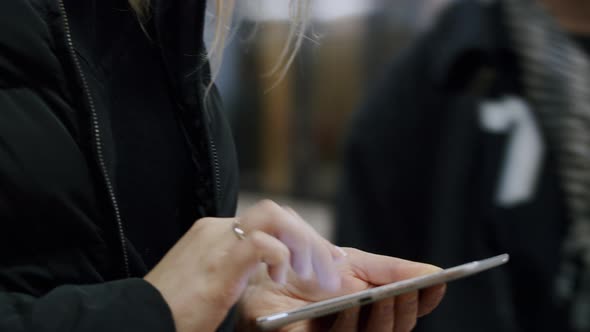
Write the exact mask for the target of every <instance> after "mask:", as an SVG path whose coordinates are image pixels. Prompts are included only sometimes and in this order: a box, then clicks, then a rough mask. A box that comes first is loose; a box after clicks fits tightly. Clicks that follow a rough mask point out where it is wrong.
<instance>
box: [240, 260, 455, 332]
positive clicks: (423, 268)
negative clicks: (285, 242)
mask: <svg viewBox="0 0 590 332" xmlns="http://www.w3.org/2000/svg"><path fill="white" fill-rule="evenodd" d="M345 251H346V253H347V254H348V255H347V256H346V257H345V258H343V259H342V261H341V262H340V265H339V271H340V276H341V282H342V283H341V287H340V290H339V291H338V292H337V293H329V292H326V291H322V289H321V288H320V287H319V286H318V284H317V282H314V281H309V280H308V281H305V280H301V279H299V278H297V276H296V275H295V274H291V276H290V278H289V282H288V283H287V284H285V285H279V284H276V283H274V282H273V281H272V280H270V278H269V277H268V275H267V273H266V270H265V269H261V270H260V273H258V274H257V275H256V276H255V277H254V278H252V280H251V281H250V284H249V286H248V287H247V288H246V291H245V292H244V294H243V296H242V299H241V301H240V314H241V318H240V324H241V326H240V328H241V329H240V330H254V329H255V326H254V322H255V320H256V317H259V316H265V315H269V314H273V313H277V312H280V311H285V310H290V309H295V308H298V307H301V306H304V305H306V304H310V303H313V302H317V301H320V300H324V299H327V298H330V297H334V296H339V295H345V294H350V293H354V292H357V291H361V290H365V289H368V288H372V287H375V286H380V285H383V284H387V283H391V282H395V281H399V280H403V279H408V278H412V277H416V276H420V275H424V274H429V273H433V272H437V271H439V270H440V269H439V268H437V267H434V266H432V265H427V264H421V263H416V262H411V261H406V260H402V259H398V258H393V257H387V256H379V255H374V254H370V253H366V252H362V251H359V250H355V249H345ZM444 292H445V285H438V286H434V287H430V288H428V289H425V290H422V291H420V292H411V293H408V294H404V295H400V296H397V297H395V298H391V299H386V300H382V301H381V302H377V303H374V304H372V306H371V307H370V310H364V309H363V310H361V309H360V308H358V307H357V308H353V309H349V310H347V311H345V312H342V313H340V314H338V315H332V316H328V317H325V318H319V319H315V320H311V321H300V322H296V323H293V324H291V325H288V326H285V327H284V328H282V329H281V330H280V331H282V332H286V331H289V332H291V331H371V332H372V331H394V332H406V331H410V330H412V329H413V328H414V326H415V325H416V319H417V318H418V317H421V316H424V315H426V314H428V313H430V312H431V311H432V310H433V309H434V308H435V307H436V306H437V305H438V304H439V303H440V301H441V299H442V298H443V295H444ZM361 312H362V313H363V314H361Z"/></svg>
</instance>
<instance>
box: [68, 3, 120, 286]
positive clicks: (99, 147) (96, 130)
mask: <svg viewBox="0 0 590 332" xmlns="http://www.w3.org/2000/svg"><path fill="white" fill-rule="evenodd" d="M59 9H60V11H61V15H62V16H63V22H64V31H65V34H66V40H67V44H68V45H67V46H68V51H69V53H70V56H71V58H72V61H73V62H74V65H75V68H76V71H77V73H78V75H79V77H80V80H81V81H82V89H83V90H84V94H85V96H86V101H87V102H88V105H89V108H90V114H91V118H92V133H93V137H94V146H95V147H96V156H97V158H98V163H99V166H100V171H101V174H102V177H103V180H104V182H105V184H106V187H107V190H108V193H109V198H110V201H111V204H112V207H113V210H114V212H115V218H116V220H117V228H118V231H119V240H120V243H121V250H122V252H123V263H124V269H125V271H124V272H125V275H126V276H127V277H128V278H130V277H131V272H130V269H129V253H128V252H127V240H126V239H125V230H124V228H123V221H122V220H121V212H120V210H119V204H118V202H117V197H116V195H115V190H114V188H113V184H112V182H111V179H110V177H109V174H108V171H107V167H106V163H105V157H104V152H103V142H102V136H101V131H100V125H99V121H98V114H97V112H96V108H95V106H94V99H93V98H92V94H91V93H90V88H89V86H88V81H87V80H86V76H84V72H83V71H82V66H81V65H80V60H79V59H78V56H77V55H76V51H75V50H74V42H73V41H72V31H71V29H70V22H69V20H68V15H67V12H66V7H65V5H64V1H63V0H59Z"/></svg>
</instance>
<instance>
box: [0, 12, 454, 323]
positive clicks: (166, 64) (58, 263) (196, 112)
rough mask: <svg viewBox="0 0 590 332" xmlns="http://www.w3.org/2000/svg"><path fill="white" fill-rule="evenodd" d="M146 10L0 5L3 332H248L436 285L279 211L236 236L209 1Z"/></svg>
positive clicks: (404, 308) (423, 306)
mask: <svg viewBox="0 0 590 332" xmlns="http://www.w3.org/2000/svg"><path fill="white" fill-rule="evenodd" d="M219 3H220V4H221V3H222V1H219ZM150 6H151V10H150V14H149V15H150V16H149V17H145V16H144V17H145V18H146V19H144V20H143V23H142V24H141V25H140V24H138V20H137V15H136V13H134V12H133V11H131V10H129V4H127V3H126V2H125V1H124V0H5V1H1V2H0V16H1V19H0V223H1V227H2V231H1V232H0V249H2V250H0V331H16V332H20V331H76V332H77V331H179V332H185V331H187V332H188V331H213V330H215V329H231V328H233V327H232V326H233V324H234V323H235V322H236V320H234V319H231V318H233V317H238V318H239V319H237V324H238V328H239V329H243V330H245V329H249V328H251V325H250V323H251V322H252V321H253V320H254V318H255V317H257V316H260V315H264V314H270V313H273V312H276V311H279V310H282V309H287V308H293V307H297V306H300V305H303V304H305V303H309V302H313V301H316V300H319V299H323V298H326V297H329V296H335V295H338V294H345V293H350V292H353V291H357V290H361V289H365V288H368V287H372V286H374V285H379V284H383V283H387V282H391V281H395V280H399V279H403V278H408V277H412V276H416V275H420V274H424V273H428V272H432V271H433V270H434V269H436V268H434V267H432V266H428V265H423V264H418V263H412V262H407V261H402V260H398V259H394V258H388V257H381V256H375V255H370V254H367V253H363V252H360V251H355V250H352V249H349V250H346V251H343V250H341V249H338V248H336V247H334V246H333V245H332V244H330V243H329V242H328V241H326V240H324V239H323V238H321V237H320V236H319V235H318V234H317V233H315V232H314V231H313V230H312V229H311V228H310V227H309V226H308V225H307V224H306V223H305V222H303V221H302V220H301V218H300V217H299V216H297V214H295V213H294V212H293V211H291V210H289V209H287V208H283V207H280V206H278V205H276V204H275V203H272V202H262V203H259V204H258V205H256V206H254V207H252V208H251V209H250V210H248V211H247V212H246V213H244V215H242V216H240V218H239V220H238V219H237V218H234V213H235V207H236V196H237V175H236V173H237V172H236V159H235V155H234V150H233V143H232V140H231V136H230V132H229V128H228V127H227V124H226V123H225V120H224V119H223V117H222V114H221V113H220V111H219V109H220V106H219V101H218V98H217V94H216V92H215V90H214V89H213V90H211V91H210V92H209V94H208V95H207V98H205V91H206V90H207V87H208V86H209V83H210V78H209V76H210V75H209V72H208V67H207V66H206V65H204V64H203V56H202V54H203V53H205V48H204V46H203V42H202V29H203V17H204V11H205V1H204V0H154V1H153V2H152V3H151V4H150ZM133 8H135V9H137V10H138V11H139V12H138V13H137V14H142V13H143V14H144V15H145V14H146V12H142V11H141V10H140V9H141V8H144V7H142V5H141V3H139V2H133ZM213 217H215V218H213ZM195 220H198V221H197V222H195ZM170 248H172V249H170ZM169 249H170V250H169ZM166 252H167V253H166ZM164 254H165V256H164ZM162 257H163V258H162ZM443 290H444V286H439V287H434V288H431V289H429V290H428V291H426V292H423V293H421V294H420V296H419V295H418V294H417V293H414V294H409V295H407V296H402V297H399V298H397V299H395V302H394V300H388V301H384V302H382V303H380V304H377V305H375V306H374V307H373V310H372V311H371V313H370V314H369V317H368V318H367V320H366V322H367V323H366V326H363V328H364V327H366V328H368V329H369V330H380V329H383V328H385V329H387V330H394V329H395V331H407V330H409V329H411V327H412V326H413V325H414V323H415V319H416V316H418V315H421V314H425V313H427V312H429V311H430V310H432V309H433V308H434V307H435V306H436V304H437V303H438V302H439V300H440V298H441V297H442V293H443ZM418 296H419V297H420V305H418V301H417V300H418ZM238 302H239V305H238V306H237V308H238V309H237V310H236V311H237V312H238V314H237V315H233V310H231V308H233V307H235V305H236V304H238ZM230 312H231V313H232V314H230ZM394 318H395V319H394ZM358 319H359V315H358V310H356V311H355V310H352V311H350V312H348V313H346V314H342V315H340V316H339V317H337V318H331V319H326V320H321V321H314V322H303V323H300V324H296V325H292V326H289V327H288V328H286V330H290V329H298V330H311V329H312V328H323V327H328V326H331V327H333V328H334V329H337V330H340V329H344V328H348V329H356V325H357V324H356V322H357V320H358ZM394 323H395V324H394ZM322 324H328V325H322ZM353 327H354V328H353Z"/></svg>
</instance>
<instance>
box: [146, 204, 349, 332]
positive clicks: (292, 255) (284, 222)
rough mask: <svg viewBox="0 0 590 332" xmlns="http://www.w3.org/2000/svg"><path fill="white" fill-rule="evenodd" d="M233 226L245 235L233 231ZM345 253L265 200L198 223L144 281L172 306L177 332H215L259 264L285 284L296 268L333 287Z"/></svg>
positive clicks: (286, 212)
mask: <svg viewBox="0 0 590 332" xmlns="http://www.w3.org/2000/svg"><path fill="white" fill-rule="evenodd" d="M236 223H238V224H236ZM235 225H239V228H240V229H242V230H243V231H244V232H245V234H246V236H245V237H244V238H242V239H240V238H239V237H238V236H237V235H236V234H234V230H233V227H234V226H235ZM342 256H343V253H342V251H341V250H339V249H338V248H336V247H335V246H334V245H332V244H331V243H330V242H328V241H327V240H325V239H324V238H322V237H321V236H320V235H319V234H318V233H316V232H315V230H313V228H312V227H311V226H309V225H308V224H306V223H305V222H304V221H302V220H301V219H300V218H298V217H297V216H296V215H295V214H294V213H293V212H292V211H290V210H289V209H285V208H282V207H280V206H279V205H277V204H275V203H273V202H271V201H262V202H260V203H258V204H257V205H255V206H254V207H252V208H250V209H249V210H247V211H246V212H245V213H244V214H243V215H242V216H240V217H239V218H228V219H219V218H204V219H201V220H199V221H197V222H196V223H195V224H194V226H193V227H192V228H191V229H190V230H189V231H188V232H187V233H186V234H185V235H184V236H183V237H182V238H181V239H180V240H179V241H178V242H177V243H176V245H175V246H174V247H173V248H172V249H171V250H170V251H169V252H168V253H167V254H166V256H165V257H164V258H163V259H162V260H161V261H160V263H158V265H157V266H156V267H155V268H154V269H153V270H152V271H150V272H149V273H148V274H147V275H146V276H145V278H144V279H145V280H146V281H148V282H150V283H151V284H152V285H153V286H154V287H156V288H157V289H158V290H159V291H160V293H161V294H162V296H163V297H164V299H165V300H166V302H167V303H168V305H169V306H170V309H171V311H172V315H173V318H174V322H175V324H176V329H177V331H178V332H196V331H214V330H215V329H216V328H217V327H218V326H219V325H220V324H221V322H222V321H223V319H224V318H225V316H226V315H227V313H228V311H229V310H230V309H231V307H232V306H233V305H234V304H235V303H236V302H237V301H238V299H239V298H240V296H241V295H242V293H243V291H244V289H245V287H246V285H247V283H248V279H249V277H250V276H251V275H252V274H253V273H254V272H255V271H256V269H257V267H258V266H259V264H260V263H265V264H266V265H267V266H268V273H269V275H270V277H271V278H272V279H273V280H274V281H275V282H278V283H285V282H286V280H287V273H288V272H289V270H290V269H292V270H294V271H295V272H296V274H297V275H298V276H299V277H300V278H302V279H312V278H317V280H319V282H320V285H321V286H322V287H323V288H325V289H326V290H328V291H330V290H333V291H335V290H337V289H338V288H339V287H340V277H339V275H338V271H337V267H336V262H337V261H338V260H339V259H340V258H342Z"/></svg>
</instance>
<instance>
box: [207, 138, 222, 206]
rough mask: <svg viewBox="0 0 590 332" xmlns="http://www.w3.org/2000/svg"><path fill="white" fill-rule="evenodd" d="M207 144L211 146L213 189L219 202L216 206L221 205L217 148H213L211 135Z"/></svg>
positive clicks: (213, 142) (213, 143)
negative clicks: (213, 176)
mask: <svg viewBox="0 0 590 332" xmlns="http://www.w3.org/2000/svg"><path fill="white" fill-rule="evenodd" d="M209 142H210V144H211V156H212V158H213V172H214V173H215V174H214V175H215V189H216V193H217V200H219V202H218V203H217V204H221V180H220V175H219V173H220V171H219V157H218V156H217V147H216V146H215V141H214V140H213V135H211V138H210V139H209Z"/></svg>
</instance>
